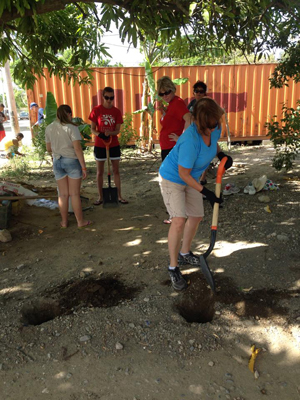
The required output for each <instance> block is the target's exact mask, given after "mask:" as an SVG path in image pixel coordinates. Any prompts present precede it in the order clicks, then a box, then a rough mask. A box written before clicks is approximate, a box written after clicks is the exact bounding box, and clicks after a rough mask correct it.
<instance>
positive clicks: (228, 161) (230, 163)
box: [217, 151, 233, 169]
mask: <svg viewBox="0 0 300 400" xmlns="http://www.w3.org/2000/svg"><path fill="white" fill-rule="evenodd" d="M217 157H218V159H219V160H220V161H221V160H222V158H224V157H227V161H226V163H225V165H224V167H225V169H228V168H230V167H231V166H232V163H233V160H232V157H230V156H229V155H228V154H225V153H223V151H220V152H219V153H218V154H217Z"/></svg>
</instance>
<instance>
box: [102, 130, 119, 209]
mask: <svg viewBox="0 0 300 400" xmlns="http://www.w3.org/2000/svg"><path fill="white" fill-rule="evenodd" d="M101 140H102V141H103V143H104V144H105V147H106V158H107V178H108V188H102V195H103V208H111V207H118V206H119V197H118V189H117V188H116V187H111V175H110V158H109V145H110V144H111V141H112V137H111V136H110V137H109V138H108V140H105V139H104V138H103V137H101Z"/></svg>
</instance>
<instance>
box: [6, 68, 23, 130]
mask: <svg viewBox="0 0 300 400" xmlns="http://www.w3.org/2000/svg"><path fill="white" fill-rule="evenodd" d="M4 73H5V80H6V86H7V103H8V104H7V105H8V109H9V112H10V122H11V129H12V132H13V133H14V134H15V135H17V134H18V133H19V132H20V126H19V120H18V113H17V107H16V101H15V95H14V90H13V85H12V80H11V75H10V69H9V61H6V63H5V66H4Z"/></svg>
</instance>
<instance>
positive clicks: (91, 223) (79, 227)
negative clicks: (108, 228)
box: [78, 221, 93, 229]
mask: <svg viewBox="0 0 300 400" xmlns="http://www.w3.org/2000/svg"><path fill="white" fill-rule="evenodd" d="M91 225H93V221H88V222H87V224H85V225H82V226H78V229H84V228H86V227H87V226H91Z"/></svg>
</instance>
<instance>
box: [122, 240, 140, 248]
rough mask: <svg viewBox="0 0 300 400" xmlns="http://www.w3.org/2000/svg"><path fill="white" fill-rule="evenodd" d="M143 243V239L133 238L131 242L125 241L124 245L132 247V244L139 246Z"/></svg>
mask: <svg viewBox="0 0 300 400" xmlns="http://www.w3.org/2000/svg"><path fill="white" fill-rule="evenodd" d="M141 243H142V239H135V240H132V241H131V242H127V243H124V244H123V246H125V247H132V246H138V245H139V244H141Z"/></svg>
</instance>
